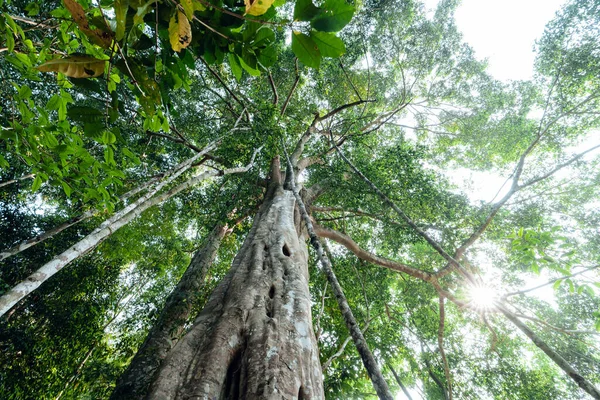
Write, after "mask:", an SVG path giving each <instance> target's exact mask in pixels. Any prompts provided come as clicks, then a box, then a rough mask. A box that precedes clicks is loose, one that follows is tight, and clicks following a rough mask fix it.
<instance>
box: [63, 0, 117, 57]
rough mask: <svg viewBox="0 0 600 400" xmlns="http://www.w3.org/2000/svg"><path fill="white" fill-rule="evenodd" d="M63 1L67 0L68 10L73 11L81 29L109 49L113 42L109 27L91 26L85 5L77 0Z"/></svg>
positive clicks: (98, 43) (72, 14) (72, 13)
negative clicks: (98, 27) (102, 28)
mask: <svg viewBox="0 0 600 400" xmlns="http://www.w3.org/2000/svg"><path fill="white" fill-rule="evenodd" d="M63 1H64V2H65V7H67V10H69V12H70V13H71V16H72V17H73V21H75V23H76V24H77V26H78V27H79V29H80V30H81V31H82V32H83V33H85V35H86V36H87V37H89V38H90V39H91V40H92V42H94V43H95V44H97V45H98V46H101V47H103V48H105V49H108V48H109V47H110V45H111V44H112V32H111V31H110V30H109V29H108V27H107V26H105V27H104V28H106V30H101V29H92V28H90V24H89V22H88V19H87V17H86V16H85V11H84V10H83V7H82V6H81V5H80V4H79V3H77V2H76V1H75V0H63Z"/></svg>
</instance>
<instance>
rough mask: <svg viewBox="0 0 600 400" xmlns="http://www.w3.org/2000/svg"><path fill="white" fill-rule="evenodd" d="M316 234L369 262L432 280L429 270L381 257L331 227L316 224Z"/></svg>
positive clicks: (426, 280)
mask: <svg viewBox="0 0 600 400" xmlns="http://www.w3.org/2000/svg"><path fill="white" fill-rule="evenodd" d="M314 230H315V234H316V235H317V236H319V237H322V238H327V239H331V240H333V241H335V242H337V243H339V244H341V245H342V246H344V247H345V248H346V249H348V250H350V251H351V252H352V253H354V255H355V256H357V257H358V258H360V259H361V260H365V261H367V262H370V263H373V264H375V265H379V266H382V267H385V268H388V269H391V270H394V271H397V272H403V273H405V274H407V275H410V276H412V277H414V278H417V279H420V280H422V281H425V282H430V281H431V280H432V275H431V274H430V273H429V272H426V271H421V270H420V269H417V268H415V267H411V266H408V265H406V264H401V263H399V262H396V261H392V260H388V259H386V258H382V257H379V256H377V255H375V254H373V253H370V252H368V251H366V250H363V249H362V248H361V247H360V246H359V245H358V244H357V243H356V242H355V241H354V240H352V239H351V238H350V237H349V236H347V235H344V234H343V233H341V232H338V231H335V230H333V229H329V228H323V227H322V226H319V225H316V224H315V225H314Z"/></svg>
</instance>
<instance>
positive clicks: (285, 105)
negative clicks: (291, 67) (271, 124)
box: [279, 58, 300, 117]
mask: <svg viewBox="0 0 600 400" xmlns="http://www.w3.org/2000/svg"><path fill="white" fill-rule="evenodd" d="M299 81H300V72H299V70H298V58H296V79H295V80H294V83H293V85H292V88H291V89H290V92H289V93H288V95H287V97H286V99H285V103H283V107H281V112H280V113H279V115H280V116H281V117H283V114H285V110H287V106H288V104H289V103H290V99H291V98H292V95H293V94H294V91H295V90H296V86H298V82H299Z"/></svg>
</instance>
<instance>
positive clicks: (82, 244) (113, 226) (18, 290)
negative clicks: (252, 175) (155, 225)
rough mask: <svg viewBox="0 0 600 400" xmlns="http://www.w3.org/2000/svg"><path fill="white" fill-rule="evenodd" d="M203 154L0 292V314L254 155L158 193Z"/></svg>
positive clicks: (239, 169) (236, 170) (233, 170)
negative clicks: (145, 216)
mask: <svg viewBox="0 0 600 400" xmlns="http://www.w3.org/2000/svg"><path fill="white" fill-rule="evenodd" d="M209 150H212V148H211V147H210V146H209V147H207V148H206V149H205V151H206V152H208V151H209ZM259 150H260V149H259ZM257 152H258V150H257ZM202 154H203V153H198V154H196V155H195V156H194V157H192V158H190V159H188V160H187V161H186V162H185V163H183V165H184V167H182V168H180V169H179V170H178V171H176V172H175V173H173V174H172V175H171V176H169V177H168V178H167V179H166V180H164V181H162V182H160V183H159V184H158V185H157V186H155V187H154V188H153V189H152V191H150V192H148V193H147V194H145V195H144V196H142V197H140V198H139V199H137V200H136V201H135V202H133V203H132V204H129V205H127V206H126V207H125V208H124V209H123V210H120V211H118V212H117V213H116V214H115V215H113V216H112V217H110V218H109V219H108V220H106V221H104V222H103V223H102V224H100V226H99V227H98V228H96V229H94V231H92V232H91V233H90V234H89V235H87V236H86V237H84V238H83V239H81V240H80V241H79V242H77V243H76V244H75V245H73V246H71V247H70V248H68V249H67V250H65V251H64V252H63V253H61V254H59V255H58V256H56V257H54V258H53V259H52V260H50V261H49V262H47V263H46V264H44V265H43V266H41V267H40V268H39V269H38V270H37V271H36V272H34V273H33V274H31V275H29V277H27V278H26V279H25V280H24V281H22V282H21V283H19V284H17V285H16V286H15V287H13V288H12V289H10V290H9V291H8V292H6V293H5V294H4V295H2V296H1V297H0V317H1V316H2V315H4V314H5V313H6V312H7V311H8V310H10V309H11V308H12V307H13V306H14V305H15V304H17V303H18V302H19V301H21V299H23V298H24V297H25V296H27V295H28V294H29V293H31V292H33V291H34V290H35V289H37V288H38V287H39V286H40V285H41V284H42V283H44V282H45V281H46V280H48V279H49V278H50V277H51V276H53V275H54V274H56V273H57V272H58V271H60V270H61V269H63V268H64V267H65V266H67V265H68V264H69V263H71V262H72V261H73V260H76V259H77V258H79V257H81V256H82V255H84V254H87V253H88V252H89V251H91V250H93V249H94V248H95V247H96V246H98V245H99V244H100V243H102V242H103V241H104V240H106V238H108V237H109V236H110V235H112V234H113V233H114V232H116V231H117V230H118V229H120V228H122V227H123V226H125V225H127V224H128V223H129V222H131V221H132V220H133V219H135V218H136V217H138V216H139V215H140V214H141V213H142V212H144V211H145V210H147V209H148V208H150V207H152V206H154V205H157V204H160V203H162V202H164V201H166V200H168V199H170V198H171V197H173V196H175V195H176V194H178V193H180V192H181V191H183V190H185V189H189V188H191V187H193V186H195V185H197V184H198V183H199V182H202V181H203V180H205V179H208V178H210V177H214V176H222V175H228V174H234V173H242V172H246V171H248V170H249V169H250V167H252V165H253V164H254V158H255V156H256V152H255V153H254V155H253V156H252V160H251V161H250V163H249V164H248V165H247V166H245V167H239V168H230V169H226V170H221V171H220V170H214V171H206V172H204V173H202V174H199V175H197V176H194V177H192V178H190V179H188V180H186V181H185V182H183V183H180V184H179V185H177V186H175V187H173V188H172V189H170V190H168V191H166V192H163V193H161V194H157V193H158V192H159V191H160V190H161V189H162V188H163V187H164V186H166V185H167V184H169V183H171V182H172V181H174V180H175V179H176V178H177V177H179V176H180V175H181V174H183V173H184V172H185V171H186V170H187V169H188V168H189V167H190V166H191V164H192V162H193V161H195V160H196V159H197V158H199V157H200V156H201V155H202ZM153 196H154V197H153Z"/></svg>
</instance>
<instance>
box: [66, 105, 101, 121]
mask: <svg viewBox="0 0 600 400" xmlns="http://www.w3.org/2000/svg"><path fill="white" fill-rule="evenodd" d="M67 115H68V116H69V118H71V119H72V120H75V121H80V122H93V123H97V122H102V120H103V119H104V113H102V112H101V111H100V110H98V109H97V108H92V107H87V106H72V107H69V109H68V110H67Z"/></svg>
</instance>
